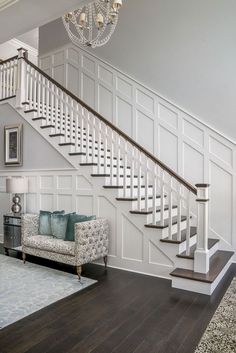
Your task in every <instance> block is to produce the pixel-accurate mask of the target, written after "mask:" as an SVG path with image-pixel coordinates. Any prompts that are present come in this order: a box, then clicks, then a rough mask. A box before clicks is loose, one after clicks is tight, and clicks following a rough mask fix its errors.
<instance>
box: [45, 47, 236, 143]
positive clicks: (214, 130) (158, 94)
mask: <svg viewBox="0 0 236 353" xmlns="http://www.w3.org/2000/svg"><path fill="white" fill-rule="evenodd" d="M71 45H72V43H69V44H66V45H63V46H61V47H58V48H55V49H54V50H52V51H49V52H47V53H44V54H43V55H40V56H39V59H40V60H41V59H42V58H44V57H45V56H49V55H53V54H55V52H56V51H57V50H58V49H62V50H63V49H68V48H70V47H71ZM77 48H79V50H82V51H83V52H85V53H87V54H88V55H90V56H92V57H94V58H95V59H96V60H99V61H100V62H101V63H103V64H105V65H107V66H109V67H110V68H111V69H113V70H116V71H117V72H118V73H120V74H122V75H123V76H125V77H126V78H128V79H129V80H131V81H133V82H135V83H136V84H138V85H140V86H141V87H142V88H144V89H146V90H148V91H150V92H151V93H152V94H155V95H156V96H158V97H159V98H161V99H163V100H164V101H165V102H167V103H168V104H171V105H172V106H174V108H177V109H179V110H181V112H182V113H184V114H187V115H189V116H190V117H191V118H193V119H194V120H195V121H197V122H198V123H200V124H202V125H203V126H205V127H206V128H208V129H210V130H211V131H213V132H215V133H216V134H218V135H220V136H221V137H223V138H225V139H226V140H228V141H229V142H230V143H232V144H233V145H234V146H236V140H234V139H233V138H231V137H229V136H227V135H225V134H223V133H222V132H220V131H219V130H217V129H216V128H214V127H212V126H211V125H209V124H208V123H206V122H204V121H203V120H201V119H200V118H199V117H196V116H195V115H193V114H192V113H190V112H188V111H187V110H186V109H184V108H182V107H181V106H179V105H177V104H176V103H174V102H173V101H171V100H170V99H168V98H166V97H164V96H163V95H161V94H160V93H158V92H157V91H155V90H153V89H152V88H150V87H148V86H145V85H144V84H143V83H141V82H140V81H138V80H137V79H135V78H134V77H132V76H130V75H128V74H127V73H125V72H123V71H122V70H120V69H118V68H117V67H116V66H113V65H111V64H110V63H108V62H107V61H106V60H104V59H101V58H100V57H98V56H97V55H95V54H93V53H91V52H90V51H88V50H87V49H86V48H84V47H83V48H82V47H80V46H77Z"/></svg>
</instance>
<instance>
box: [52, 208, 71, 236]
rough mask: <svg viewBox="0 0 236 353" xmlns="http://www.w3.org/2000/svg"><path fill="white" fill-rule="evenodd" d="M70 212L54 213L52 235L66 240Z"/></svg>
mask: <svg viewBox="0 0 236 353" xmlns="http://www.w3.org/2000/svg"><path fill="white" fill-rule="evenodd" d="M69 216H70V215H69V214H52V215H51V228H52V235H53V237H55V238H57V239H62V240H65V236H66V228H67V223H68V219H69Z"/></svg>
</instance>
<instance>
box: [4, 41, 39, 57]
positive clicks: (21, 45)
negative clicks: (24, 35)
mask: <svg viewBox="0 0 236 353" xmlns="http://www.w3.org/2000/svg"><path fill="white" fill-rule="evenodd" d="M8 43H9V44H11V45H12V46H13V47H15V48H16V49H18V48H24V49H26V50H27V51H28V52H29V54H30V55H32V56H35V57H38V50H37V49H35V48H33V47H31V46H30V45H28V44H26V43H24V42H22V41H21V40H19V39H16V38H13V39H11V40H9V42H8Z"/></svg>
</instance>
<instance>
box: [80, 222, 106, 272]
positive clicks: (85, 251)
mask: <svg viewBox="0 0 236 353" xmlns="http://www.w3.org/2000/svg"><path fill="white" fill-rule="evenodd" d="M108 237H109V224H108V221H107V220H106V219H104V218H99V219H97V220H94V221H88V222H81V223H76V224H75V256H76V263H77V265H83V264H85V263H88V262H91V261H94V260H96V259H99V258H101V257H103V256H106V255H107V254H108Z"/></svg>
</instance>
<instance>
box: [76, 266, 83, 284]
mask: <svg viewBox="0 0 236 353" xmlns="http://www.w3.org/2000/svg"><path fill="white" fill-rule="evenodd" d="M76 272H77V275H78V277H79V281H80V279H81V273H82V266H76Z"/></svg>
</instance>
